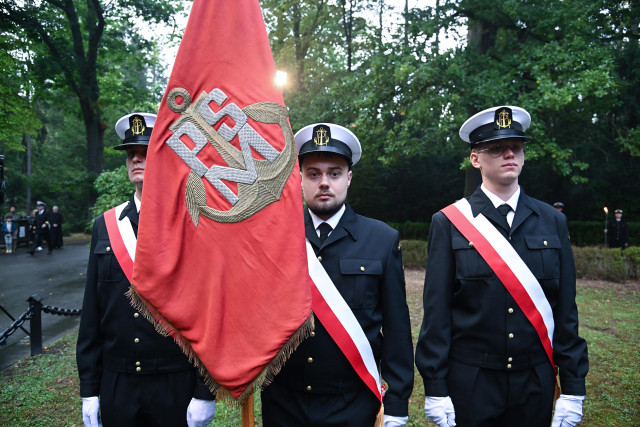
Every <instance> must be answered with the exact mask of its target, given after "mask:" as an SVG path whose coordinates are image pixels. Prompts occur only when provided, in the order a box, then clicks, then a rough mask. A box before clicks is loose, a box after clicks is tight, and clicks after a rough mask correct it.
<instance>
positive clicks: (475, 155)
mask: <svg viewBox="0 0 640 427" xmlns="http://www.w3.org/2000/svg"><path fill="white" fill-rule="evenodd" d="M469 160H470V161H471V166H473V167H474V168H476V169H480V160H479V156H478V153H475V152H473V151H472V152H471V154H469Z"/></svg>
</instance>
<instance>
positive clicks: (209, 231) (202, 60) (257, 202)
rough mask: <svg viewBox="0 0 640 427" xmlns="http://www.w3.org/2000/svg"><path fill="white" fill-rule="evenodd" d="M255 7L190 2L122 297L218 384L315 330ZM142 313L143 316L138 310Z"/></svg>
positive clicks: (290, 168) (252, 381)
mask: <svg viewBox="0 0 640 427" xmlns="http://www.w3.org/2000/svg"><path fill="white" fill-rule="evenodd" d="M274 78H275V66H274V62H273V57H272V55H271V50H270V47H269V40H268V38H267V33H266V29H265V25H264V21H263V18H262V13H261V10H260V5H259V3H258V1H257V0H195V1H194V3H193V7H192V10H191V14H190V17H189V21H188V24H187V28H186V30H185V33H184V36H183V39H182V42H181V44H180V48H179V50H178V55H177V58H176V61H175V64H174V66H173V71H172V73H171V78H170V80H169V84H168V87H167V90H166V93H165V95H164V99H163V101H162V104H161V106H160V109H159V112H158V117H157V120H156V123H155V126H154V130H153V134H152V137H151V141H150V144H149V150H148V154H147V163H146V171H145V177H144V188H143V195H142V208H141V213H140V226H139V232H138V243H137V249H136V255H135V264H134V272H133V287H132V289H131V291H130V295H131V297H132V299H133V303H134V304H137V305H138V306H139V307H144V308H145V309H146V313H147V315H148V317H149V318H151V319H152V320H154V321H155V322H156V325H157V326H158V327H159V329H160V330H164V331H166V332H168V333H170V334H171V335H173V336H174V338H175V339H176V341H177V342H178V343H179V344H180V345H181V346H182V348H183V350H184V351H185V353H187V354H188V355H189V356H190V357H192V358H193V360H194V363H195V364H196V365H197V366H199V367H200V368H201V369H204V370H206V374H207V375H206V376H207V380H208V382H209V385H210V386H211V388H212V389H217V388H218V387H219V386H221V387H223V388H224V389H225V390H227V391H229V392H230V394H231V395H232V396H233V397H234V398H241V399H242V398H244V397H245V396H247V394H249V393H251V392H252V391H253V386H255V385H260V384H262V383H264V382H265V381H266V382H267V383H268V382H269V381H270V380H271V379H272V378H273V376H274V375H275V374H276V373H277V372H278V371H279V369H280V367H281V366H282V364H283V363H284V361H286V358H287V357H288V355H289V354H290V353H291V352H292V351H293V350H294V349H295V347H296V346H297V345H298V344H299V342H300V341H301V340H302V339H304V338H305V337H306V335H307V334H308V333H309V332H310V330H311V327H312V316H311V293H310V287H309V280H310V279H309V275H308V271H307V260H306V249H305V238H304V223H303V217H302V197H301V190H300V173H299V170H298V167H297V165H296V149H295V142H294V140H293V133H292V132H291V128H290V126H289V123H288V119H287V110H286V108H285V107H284V101H283V99H282V95H281V93H280V91H279V89H278V88H277V87H276V86H275V83H274ZM143 304H144V305H143Z"/></svg>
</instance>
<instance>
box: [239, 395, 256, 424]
mask: <svg viewBox="0 0 640 427" xmlns="http://www.w3.org/2000/svg"><path fill="white" fill-rule="evenodd" d="M240 411H241V420H242V427H254V426H255V419H254V418H255V415H254V413H253V394H252V395H251V396H249V398H248V399H247V401H246V402H244V403H243V404H242V409H241V410H240Z"/></svg>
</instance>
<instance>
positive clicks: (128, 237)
mask: <svg viewBox="0 0 640 427" xmlns="http://www.w3.org/2000/svg"><path fill="white" fill-rule="evenodd" d="M128 203H129V202H124V203H123V204H121V205H119V206H116V207H115V208H112V209H109V210H108V211H106V212H105V213H104V222H105V224H106V226H107V234H109V241H110V242H111V249H112V250H113V254H114V255H115V256H116V259H117V260H118V264H120V267H121V268H122V271H124V274H125V275H126V276H127V279H129V282H130V283H132V282H133V261H134V260H135V257H136V242H137V239H136V235H135V233H134V232H133V227H132V226H131V221H130V220H129V217H126V216H125V217H124V218H122V220H119V219H118V218H120V215H121V214H122V211H123V210H124V208H125V207H127V204H128Z"/></svg>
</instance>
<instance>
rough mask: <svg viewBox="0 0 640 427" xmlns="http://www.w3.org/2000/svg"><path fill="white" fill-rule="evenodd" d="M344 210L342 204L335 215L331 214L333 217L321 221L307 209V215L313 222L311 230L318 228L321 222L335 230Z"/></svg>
mask: <svg viewBox="0 0 640 427" xmlns="http://www.w3.org/2000/svg"><path fill="white" fill-rule="evenodd" d="M345 210H346V207H345V205H344V203H343V204H342V207H341V208H340V210H339V211H338V212H336V213H335V214H333V216H332V217H331V218H329V219H328V220H326V221H325V220H323V219H322V218H320V217H318V215H316V214H314V213H313V212H311V209H309V215H310V216H311V220H312V221H313V228H316V229H317V228H318V226H319V225H320V224H322V223H323V222H326V223H327V224H329V225H330V226H331V228H332V229H334V230H335V229H336V227H337V226H338V223H339V222H340V219H341V218H342V215H343V214H344V211H345Z"/></svg>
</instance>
